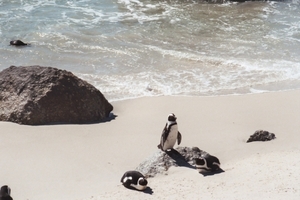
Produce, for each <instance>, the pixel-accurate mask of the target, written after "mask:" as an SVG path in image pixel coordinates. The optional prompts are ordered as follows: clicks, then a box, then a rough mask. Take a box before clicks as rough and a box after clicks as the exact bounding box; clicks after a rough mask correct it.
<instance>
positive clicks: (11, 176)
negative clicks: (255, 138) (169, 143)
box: [0, 90, 300, 200]
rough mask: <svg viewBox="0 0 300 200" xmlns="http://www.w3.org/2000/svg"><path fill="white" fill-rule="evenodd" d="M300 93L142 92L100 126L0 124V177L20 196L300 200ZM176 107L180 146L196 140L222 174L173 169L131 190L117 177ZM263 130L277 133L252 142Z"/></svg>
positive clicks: (151, 147) (146, 152) (141, 155)
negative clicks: (145, 189) (144, 189)
mask: <svg viewBox="0 0 300 200" xmlns="http://www.w3.org/2000/svg"><path fill="white" fill-rule="evenodd" d="M299 99H300V90H292V91H283V92H270V93H269V92H268V93H259V94H246V95H228V96H227V95H226V96H214V97H182V96H158V97H141V98H137V99H129V100H122V101H113V102H111V103H112V105H113V106H114V110H113V111H112V113H113V114H114V115H116V118H115V119H114V120H111V121H108V122H104V123H99V124H88V125H69V124H67V125H49V126H48V125H45V126H26V125H18V124H14V123H10V122H0V126H1V132H0V137H1V138H2V139H1V141H2V143H1V147H0V149H1V150H2V166H1V168H0V169H1V175H0V179H1V180H2V181H3V182H2V185H4V184H7V185H9V186H10V187H11V189H12V193H11V195H12V197H13V198H14V199H29V200H40V199H43V200H48V199H49V200H50V199H53V198H57V199H61V200H65V199H66V200H71V199H141V198H144V199H163V198H174V199H181V198H193V199H197V198H204V199H220V198H221V197H224V198H225V199H255V197H257V198H259V197H260V196H259V195H261V197H262V198H263V199H268V198H269V199H282V198H286V199H297V198H298V197H299V196H300V184H299V183H300V180H299V179H298V178H297V177H299V176H300V173H299V172H298V170H297V169H296V167H297V166H299V164H300V158H299V155H300V146H299V144H300V135H299V130H300V113H299V110H300V100H299ZM171 112H172V113H175V115H176V116H177V118H178V119H177V122H178V126H179V131H180V132H181V134H182V137H183V138H182V143H181V145H180V146H187V147H192V146H197V147H199V148H200V149H202V150H204V151H207V152H208V153H210V154H212V155H215V156H217V157H218V158H219V159H220V161H221V167H222V169H224V171H225V173H221V174H217V175H214V176H209V177H202V176H201V175H199V174H197V173H196V172H195V171H193V170H191V169H186V168H182V167H176V168H171V169H170V170H169V171H168V175H167V176H166V175H158V176H157V177H154V178H150V179H149V186H150V187H151V189H152V190H153V194H152V195H149V194H146V193H143V192H136V191H131V190H128V189H125V188H124V187H123V186H122V185H121V183H120V178H121V176H122V175H123V173H124V172H125V171H127V170H132V169H135V168H136V167H137V166H138V165H139V164H140V163H141V162H142V161H144V160H145V159H146V158H148V157H149V156H151V155H153V154H154V153H155V152H157V151H158V149H157V147H156V145H157V143H158V142H159V138H160V134H161V131H162V129H163V126H164V124H165V122H166V118H167V115H168V114H169V113H171ZM259 129H263V130H267V131H269V132H272V133H274V134H275V135H276V139H275V140H272V141H269V142H252V143H246V140H247V139H248V138H249V136H250V135H251V134H253V133H254V132H255V131H256V130H259ZM175 147H177V145H176V146H175ZM291 159H293V160H292V161H291ZM286 163H289V164H288V165H286ZM178 182H179V184H176V183H178ZM264 188H265V189H267V191H268V192H266V193H263V191H264ZM241 197H243V198H241Z"/></svg>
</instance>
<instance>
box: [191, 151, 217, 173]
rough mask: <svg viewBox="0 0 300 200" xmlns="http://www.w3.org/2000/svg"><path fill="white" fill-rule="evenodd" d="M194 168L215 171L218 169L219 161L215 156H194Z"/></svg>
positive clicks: (202, 170) (201, 170) (200, 170)
mask: <svg viewBox="0 0 300 200" xmlns="http://www.w3.org/2000/svg"><path fill="white" fill-rule="evenodd" d="M195 164H196V169H197V170H198V172H200V173H201V172H215V171H218V170H220V169H221V168H220V166H221V163H220V161H219V159H218V158H217V157H215V156H212V155H209V154H204V155H201V157H199V158H195Z"/></svg>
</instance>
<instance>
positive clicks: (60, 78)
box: [0, 66, 113, 125]
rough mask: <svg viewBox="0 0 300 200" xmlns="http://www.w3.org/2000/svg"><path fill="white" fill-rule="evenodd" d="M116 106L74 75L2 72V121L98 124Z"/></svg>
mask: <svg viewBox="0 0 300 200" xmlns="http://www.w3.org/2000/svg"><path fill="white" fill-rule="evenodd" d="M112 110H113V106H112V105H111V104H110V103H109V102H108V101H107V100H106V99H105V97H104V96H103V94H102V93H101V92H100V91H99V90H98V89H96V88H95V87H94V86H92V85H91V84H89V83H87V82H86V81H84V80H81V79H79V78H78V77H76V76H75V75H73V74H72V73H71V72H68V71H66V70H60V69H56V68H52V67H42V66H26V67H23V66H21V67H15V66H11V67H9V68H7V69H5V70H3V71H2V72H0V120H1V121H11V122H16V123H19V124H28V125H43V124H54V123H71V124H85V123H96V122H100V121H101V120H104V119H105V118H107V117H108V116H109V114H110V112H111V111H112Z"/></svg>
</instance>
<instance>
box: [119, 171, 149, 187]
mask: <svg viewBox="0 0 300 200" xmlns="http://www.w3.org/2000/svg"><path fill="white" fill-rule="evenodd" d="M121 183H123V185H124V186H125V187H126V188H128V189H136V190H145V189H146V188H147V184H148V181H147V180H146V178H145V176H144V175H143V174H141V173H140V172H138V171H127V172H125V174H124V175H123V176H122V178H121Z"/></svg>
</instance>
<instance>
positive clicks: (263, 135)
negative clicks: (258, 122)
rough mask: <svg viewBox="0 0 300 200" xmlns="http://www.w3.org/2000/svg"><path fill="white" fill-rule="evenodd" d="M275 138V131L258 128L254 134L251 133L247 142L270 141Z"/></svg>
mask: <svg viewBox="0 0 300 200" xmlns="http://www.w3.org/2000/svg"><path fill="white" fill-rule="evenodd" d="M275 138H276V137H275V134H274V133H270V132H268V131H264V130H257V131H255V133H254V134H252V135H250V138H249V139H248V140H247V142H254V141H270V140H274V139H275Z"/></svg>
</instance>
